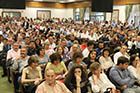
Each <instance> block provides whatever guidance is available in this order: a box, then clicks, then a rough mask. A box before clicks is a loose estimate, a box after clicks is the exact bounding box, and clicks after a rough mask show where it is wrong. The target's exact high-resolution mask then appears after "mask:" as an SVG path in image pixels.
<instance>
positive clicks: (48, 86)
mask: <svg viewBox="0 0 140 93" xmlns="http://www.w3.org/2000/svg"><path fill="white" fill-rule="evenodd" d="M36 93H71V92H70V91H69V90H68V89H67V87H66V86H65V85H64V84H63V83H61V82H59V81H57V80H56V74H55V71H54V70H52V69H46V70H45V81H44V82H42V83H41V84H40V85H39V86H38V87H37V90H36Z"/></svg>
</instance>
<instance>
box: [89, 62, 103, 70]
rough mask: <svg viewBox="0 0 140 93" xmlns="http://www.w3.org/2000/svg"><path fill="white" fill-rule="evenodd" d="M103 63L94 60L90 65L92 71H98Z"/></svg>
mask: <svg viewBox="0 0 140 93" xmlns="http://www.w3.org/2000/svg"><path fill="white" fill-rule="evenodd" d="M100 66H101V65H100V64H99V63H98V62H94V63H92V64H91V65H90V68H89V69H90V71H91V72H94V71H96V70H97V69H99V67H100Z"/></svg>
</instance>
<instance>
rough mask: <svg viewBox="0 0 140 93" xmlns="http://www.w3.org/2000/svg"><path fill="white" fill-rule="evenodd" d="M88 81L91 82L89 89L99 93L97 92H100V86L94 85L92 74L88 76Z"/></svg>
mask: <svg viewBox="0 0 140 93" xmlns="http://www.w3.org/2000/svg"><path fill="white" fill-rule="evenodd" d="M89 82H90V84H91V89H92V91H93V92H94V93H99V92H100V87H98V86H97V85H95V84H94V83H93V79H92V76H91V77H89Z"/></svg>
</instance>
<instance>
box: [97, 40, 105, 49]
mask: <svg viewBox="0 0 140 93" xmlns="http://www.w3.org/2000/svg"><path fill="white" fill-rule="evenodd" d="M98 47H99V48H101V49H102V48H104V42H102V41H100V42H99V44H98Z"/></svg>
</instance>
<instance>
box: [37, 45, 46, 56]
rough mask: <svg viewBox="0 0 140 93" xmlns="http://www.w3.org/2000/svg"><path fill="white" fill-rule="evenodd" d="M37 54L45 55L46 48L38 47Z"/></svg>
mask: <svg viewBox="0 0 140 93" xmlns="http://www.w3.org/2000/svg"><path fill="white" fill-rule="evenodd" d="M37 55H38V56H44V55H45V49H44V48H43V47H39V48H38V49H37Z"/></svg>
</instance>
